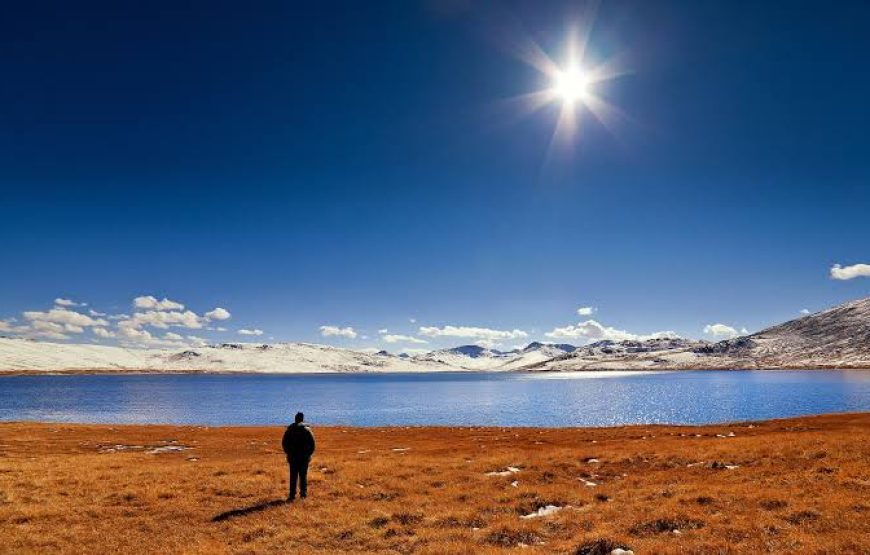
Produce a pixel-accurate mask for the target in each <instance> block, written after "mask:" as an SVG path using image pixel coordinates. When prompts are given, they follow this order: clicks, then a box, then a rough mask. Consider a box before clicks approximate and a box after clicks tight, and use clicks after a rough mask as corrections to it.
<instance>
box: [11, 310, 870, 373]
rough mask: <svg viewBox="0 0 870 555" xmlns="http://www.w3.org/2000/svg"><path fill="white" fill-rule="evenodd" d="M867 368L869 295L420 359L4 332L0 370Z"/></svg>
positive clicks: (293, 347) (316, 348)
mask: <svg viewBox="0 0 870 555" xmlns="http://www.w3.org/2000/svg"><path fill="white" fill-rule="evenodd" d="M740 368H746V369H775V368H870V298H865V299H860V300H856V301H852V302H849V303H846V304H843V305H840V306H837V307H835V308H832V309H829V310H826V311H823V312H819V313H816V314H811V315H808V316H805V317H803V318H799V319H796V320H792V321H789V322H786V323H784V324H780V325H777V326H773V327H770V328H767V329H765V330H762V331H760V332H758V333H754V334H751V335H746V336H743V337H738V338H735V339H729V340H725V341H720V342H718V343H712V342H708V341H696V340H689V339H681V338H658V339H649V340H645V341H598V342H596V343H591V344H589V345H584V346H582V347H574V346H573V345H567V344H550V343H540V342H533V343H530V344H529V345H528V346H526V347H524V348H522V349H514V350H512V351H498V350H494V349H487V348H484V347H480V346H477V345H462V346H459V347H453V348H450V349H440V350H436V351H431V352H429V353H426V354H422V355H414V356H409V355H394V354H391V353H388V352H386V351H381V352H378V353H367V352H361V351H355V350H351V349H340V348H336V347H329V346H326V345H316V344H311V343H278V344H253V343H222V344H217V345H209V346H206V347H197V348H195V349H187V350H168V349H161V350H158V349H136V348H125V347H112V346H105V345H92V344H68V343H48V342H42V341H33V340H27V339H19V338H8V337H0V372H4V373H10V372H12V373H32V372H39V373H45V372H83V373H84V372H117V373H121V372H260V373H313V372H419V371H462V370H486V371H515V370H527V371H537V372H547V371H549V372H560V371H574V370H689V369H740Z"/></svg>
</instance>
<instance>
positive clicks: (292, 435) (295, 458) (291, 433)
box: [281, 412, 314, 501]
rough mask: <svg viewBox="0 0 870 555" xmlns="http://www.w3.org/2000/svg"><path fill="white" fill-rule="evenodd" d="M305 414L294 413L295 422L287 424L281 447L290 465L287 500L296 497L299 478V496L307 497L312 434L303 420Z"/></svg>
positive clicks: (312, 452) (312, 445) (312, 448)
mask: <svg viewBox="0 0 870 555" xmlns="http://www.w3.org/2000/svg"><path fill="white" fill-rule="evenodd" d="M304 419H305V415H304V414H302V413H301V412H297V413H296V418H295V422H293V424H291V425H289V426H287V429H286V430H285V431H284V438H283V439H282V440H281V447H282V448H283V449H284V452H285V453H286V454H287V464H289V465H290V493H289V494H288V495H287V500H288V501H293V500H294V499H296V480H297V478H298V480H299V496H300V497H301V498H302V499H305V498H306V497H308V463H309V462H311V455H313V454H314V434H313V433H311V428H309V427H308V424H305V423H304V422H303V420H304Z"/></svg>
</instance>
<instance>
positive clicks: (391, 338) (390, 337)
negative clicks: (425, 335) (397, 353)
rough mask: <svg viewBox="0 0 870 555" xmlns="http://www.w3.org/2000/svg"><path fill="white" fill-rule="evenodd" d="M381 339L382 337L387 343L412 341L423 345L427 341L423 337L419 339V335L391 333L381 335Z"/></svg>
mask: <svg viewBox="0 0 870 555" xmlns="http://www.w3.org/2000/svg"><path fill="white" fill-rule="evenodd" d="M381 339H383V340H384V341H386V342H387V343H414V344H416V345H425V344H426V343H429V342H428V341H426V340H425V339H420V338H419V337H412V336H410V335H400V334H391V333H387V334H384V335H382V336H381Z"/></svg>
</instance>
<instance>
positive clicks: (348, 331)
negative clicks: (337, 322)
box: [320, 326, 357, 339]
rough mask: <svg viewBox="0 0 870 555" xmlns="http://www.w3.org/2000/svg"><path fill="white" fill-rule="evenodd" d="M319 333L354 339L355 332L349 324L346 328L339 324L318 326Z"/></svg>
mask: <svg viewBox="0 0 870 555" xmlns="http://www.w3.org/2000/svg"><path fill="white" fill-rule="evenodd" d="M320 335H322V336H323V337H331V336H340V337H347V338H348V339H355V338H356V335H357V334H356V331H355V330H354V329H353V328H352V327H350V326H348V327H346V328H342V327H339V326H320Z"/></svg>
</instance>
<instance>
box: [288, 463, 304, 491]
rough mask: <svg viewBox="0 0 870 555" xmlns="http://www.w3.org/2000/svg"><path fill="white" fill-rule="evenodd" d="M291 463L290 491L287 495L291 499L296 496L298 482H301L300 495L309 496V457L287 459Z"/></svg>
mask: <svg viewBox="0 0 870 555" xmlns="http://www.w3.org/2000/svg"><path fill="white" fill-rule="evenodd" d="M287 462H288V463H289V464H290V493H289V494H288V495H287V497H289V498H290V499H294V498H295V497H296V482H297V480H298V482H299V496H300V497H307V496H308V463H309V459H301V460H296V459H290V460H289V461H287Z"/></svg>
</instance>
